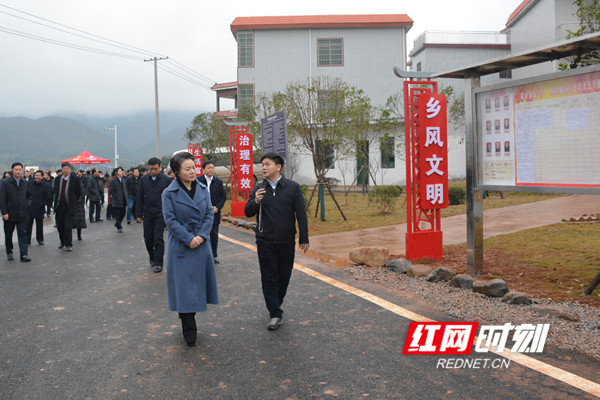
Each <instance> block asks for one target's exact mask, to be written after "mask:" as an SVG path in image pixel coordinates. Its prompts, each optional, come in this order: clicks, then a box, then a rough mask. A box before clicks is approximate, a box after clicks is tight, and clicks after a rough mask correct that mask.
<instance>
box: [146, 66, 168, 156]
mask: <svg viewBox="0 0 600 400" xmlns="http://www.w3.org/2000/svg"><path fill="white" fill-rule="evenodd" d="M168 58H169V57H160V58H158V57H154V58H149V59H147V60H144V62H148V61H154V107H155V110H156V157H158V158H160V122H159V118H158V67H157V64H156V62H157V61H160V60H166V59H168Z"/></svg>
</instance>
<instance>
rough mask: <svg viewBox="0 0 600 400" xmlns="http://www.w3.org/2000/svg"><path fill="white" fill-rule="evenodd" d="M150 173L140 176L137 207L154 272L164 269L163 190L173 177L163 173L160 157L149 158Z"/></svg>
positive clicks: (136, 214)
mask: <svg viewBox="0 0 600 400" xmlns="http://www.w3.org/2000/svg"><path fill="white" fill-rule="evenodd" d="M148 170H149V171H150V173H149V174H146V175H144V176H142V177H141V178H140V184H139V186H138V194H137V200H136V203H135V205H136V207H135V217H136V220H137V222H142V220H143V222H144V243H145V244H146V250H147V251H148V256H149V257H150V267H151V268H154V272H161V271H162V269H163V257H164V254H165V239H164V232H165V220H164V218H163V214H162V198H161V196H162V192H163V190H165V189H166V188H167V187H168V186H169V185H170V184H171V178H169V177H168V176H167V175H165V174H163V173H162V168H161V167H160V159H159V158H157V157H152V158H151V159H149V160H148Z"/></svg>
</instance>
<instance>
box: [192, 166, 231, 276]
mask: <svg viewBox="0 0 600 400" xmlns="http://www.w3.org/2000/svg"><path fill="white" fill-rule="evenodd" d="M202 169H203V171H204V175H201V176H200V177H199V178H198V180H199V181H200V182H202V183H204V184H205V185H206V186H207V187H208V191H209V193H210V202H211V204H212V206H213V212H214V214H215V215H214V219H213V226H212V229H211V231H210V247H211V248H212V253H213V258H214V261H215V264H218V263H219V255H218V250H217V247H218V245H219V225H220V224H221V209H222V208H223V206H224V205H225V201H226V200H227V195H226V194H225V188H224V187H223V181H222V180H220V179H219V178H217V177H216V176H215V164H214V163H213V162H211V161H204V162H203V163H202Z"/></svg>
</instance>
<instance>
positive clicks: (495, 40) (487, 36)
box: [409, 31, 510, 57]
mask: <svg viewBox="0 0 600 400" xmlns="http://www.w3.org/2000/svg"><path fill="white" fill-rule="evenodd" d="M427 45H436V46H449V47H450V46H452V47H459V46H465V47H480V46H481V47H490V46H493V47H496V46H510V43H509V40H508V37H507V35H505V34H503V33H500V32H489V31H487V32H486V31H480V32H478V31H470V32H467V31H425V32H423V33H422V34H421V35H419V37H417V38H416V39H415V41H414V46H413V48H412V50H411V51H410V54H409V55H410V56H411V57H413V56H414V55H416V54H417V53H419V52H420V51H421V50H422V49H423V48H424V47H426V46H427Z"/></svg>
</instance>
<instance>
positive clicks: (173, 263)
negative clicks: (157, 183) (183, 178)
mask: <svg viewBox="0 0 600 400" xmlns="http://www.w3.org/2000/svg"><path fill="white" fill-rule="evenodd" d="M162 210H163V216H164V218H165V223H166V225H167V228H168V229H169V235H168V239H167V291H168V296H169V310H171V311H177V312H180V313H191V312H199V311H206V305H207V304H217V303H218V302H219V300H218V295H217V279H216V274H215V265H214V261H213V255H212V250H211V247H210V243H209V236H210V230H211V229H212V223H213V209H212V205H211V203H210V195H209V194H208V189H207V188H206V186H205V185H203V184H202V183H200V182H198V181H196V192H195V194H194V199H193V200H192V199H191V198H190V196H188V194H187V193H186V192H185V191H184V190H183V189H182V188H181V187H180V186H179V183H178V182H177V180H174V181H173V182H171V184H170V185H169V186H168V187H167V188H166V189H165V190H164V191H163V193H162ZM195 236H200V237H202V238H204V240H205V241H204V243H202V244H201V245H200V246H198V247H197V248H195V249H191V248H190V247H189V246H188V243H189V242H190V241H191V240H192V239H193V238H194V237H195Z"/></svg>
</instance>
